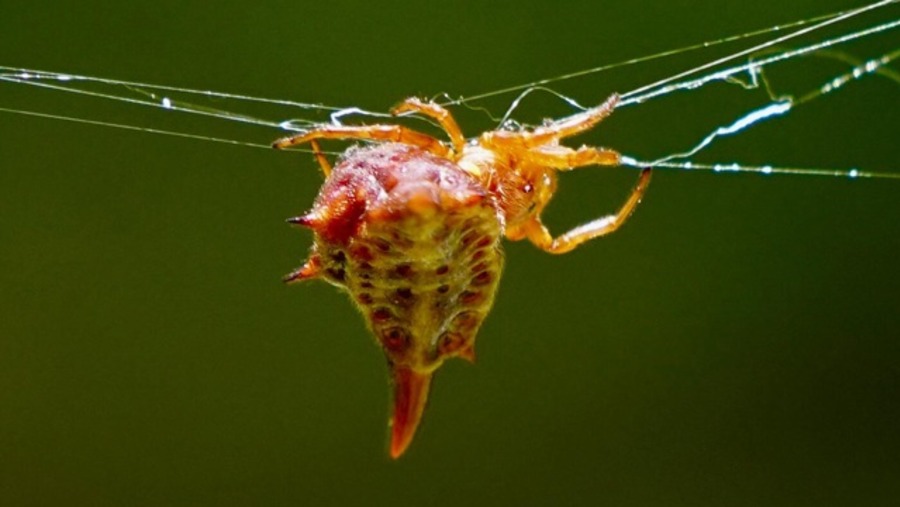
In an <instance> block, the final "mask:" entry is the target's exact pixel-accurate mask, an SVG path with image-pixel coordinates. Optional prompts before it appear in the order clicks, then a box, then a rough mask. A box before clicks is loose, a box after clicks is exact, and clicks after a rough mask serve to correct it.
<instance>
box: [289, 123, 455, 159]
mask: <svg viewBox="0 0 900 507" xmlns="http://www.w3.org/2000/svg"><path fill="white" fill-rule="evenodd" d="M316 139H368V140H372V141H393V142H395V143H403V144H409V145H412V146H417V147H419V148H421V149H423V150H425V151H427V152H429V153H432V154H434V155H437V156H439V157H444V158H449V156H450V148H448V147H446V146H444V144H443V143H441V142H440V141H438V140H437V139H435V138H433V137H431V136H429V135H428V134H423V133H421V132H417V131H415V130H412V129H409V128H406V127H404V126H402V125H320V126H318V127H316V128H314V129H313V130H309V131H306V132H303V133H302V134H297V135H295V136H290V137H285V138H282V139H279V140H277V141H275V142H274V143H272V147H273V148H275V149H277V150H283V149H285V148H290V147H291V146H297V145H299V144H304V143H308V142H311V141H314V140H316Z"/></svg>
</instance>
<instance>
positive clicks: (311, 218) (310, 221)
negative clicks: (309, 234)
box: [287, 213, 319, 228]
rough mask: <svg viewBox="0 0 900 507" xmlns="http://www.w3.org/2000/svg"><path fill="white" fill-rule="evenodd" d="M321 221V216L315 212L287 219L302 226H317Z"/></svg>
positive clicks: (292, 223) (290, 222) (288, 221)
mask: <svg viewBox="0 0 900 507" xmlns="http://www.w3.org/2000/svg"><path fill="white" fill-rule="evenodd" d="M318 221H319V217H318V216H317V215H315V214H313V213H307V214H305V215H300V216H298V217H291V218H288V219H287V223H289V224H291V225H299V226H301V227H310V228H312V227H315V226H316V224H317V223H318Z"/></svg>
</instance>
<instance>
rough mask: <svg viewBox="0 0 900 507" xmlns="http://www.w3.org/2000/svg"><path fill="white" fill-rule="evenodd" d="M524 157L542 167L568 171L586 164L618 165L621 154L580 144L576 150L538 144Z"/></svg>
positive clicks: (556, 145)
mask: <svg viewBox="0 0 900 507" xmlns="http://www.w3.org/2000/svg"><path fill="white" fill-rule="evenodd" d="M525 157H526V158H527V159H528V160H530V161H532V162H534V163H536V164H538V165H541V166H543V167H552V168H553V169H559V170H562V171H568V170H571V169H575V168H578V167H583V166H586V165H619V159H620V158H621V155H619V152H617V151H615V150H608V149H605V148H594V147H592V146H582V147H581V148H578V149H577V150H573V149H572V148H569V147H566V146H560V145H558V144H555V145H553V144H551V145H544V146H538V147H536V148H532V149H530V150H528V151H527V152H526V155H525Z"/></svg>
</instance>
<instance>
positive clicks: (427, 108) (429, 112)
mask: <svg viewBox="0 0 900 507" xmlns="http://www.w3.org/2000/svg"><path fill="white" fill-rule="evenodd" d="M408 112H412V113H419V114H421V115H423V116H427V117H429V118H431V119H433V120H434V121H436V122H438V123H439V124H440V126H441V128H443V129H444V131H445V132H447V135H448V136H449V137H450V142H452V143H453V151H454V152H455V153H456V155H457V156H459V154H460V153H462V151H463V148H464V147H465V145H466V138H465V137H464V136H463V133H462V130H460V128H459V125H458V124H457V123H456V120H455V119H453V115H451V114H450V111H447V110H446V109H444V108H443V107H442V106H440V105H438V104H436V103H434V102H432V101H428V102H422V101H421V100H419V99H418V98H416V97H410V98H408V99H406V100H404V101H403V102H402V103H401V104H400V105H398V106H397V107H395V108H394V109H392V110H391V114H394V115H398V114H402V113H408Z"/></svg>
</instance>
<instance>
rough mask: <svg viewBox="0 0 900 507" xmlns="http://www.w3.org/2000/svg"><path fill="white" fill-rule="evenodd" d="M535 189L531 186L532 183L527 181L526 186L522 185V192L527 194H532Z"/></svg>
mask: <svg viewBox="0 0 900 507" xmlns="http://www.w3.org/2000/svg"><path fill="white" fill-rule="evenodd" d="M533 191H534V187H533V186H531V183H526V184H525V186H523V187H522V192H525V193H526V194H530V193H531V192H533Z"/></svg>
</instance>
